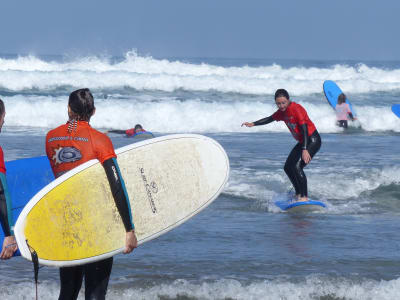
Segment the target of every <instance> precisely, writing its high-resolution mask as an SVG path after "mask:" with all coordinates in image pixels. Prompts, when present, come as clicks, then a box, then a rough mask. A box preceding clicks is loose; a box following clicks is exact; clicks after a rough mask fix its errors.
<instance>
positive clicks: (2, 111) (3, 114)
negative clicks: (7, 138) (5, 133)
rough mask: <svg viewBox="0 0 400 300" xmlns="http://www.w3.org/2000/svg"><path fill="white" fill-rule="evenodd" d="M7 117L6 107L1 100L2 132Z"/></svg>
mask: <svg viewBox="0 0 400 300" xmlns="http://www.w3.org/2000/svg"><path fill="white" fill-rule="evenodd" d="M5 116H6V107H5V106H4V102H3V100H1V99H0V132H1V128H3V124H4V118H5Z"/></svg>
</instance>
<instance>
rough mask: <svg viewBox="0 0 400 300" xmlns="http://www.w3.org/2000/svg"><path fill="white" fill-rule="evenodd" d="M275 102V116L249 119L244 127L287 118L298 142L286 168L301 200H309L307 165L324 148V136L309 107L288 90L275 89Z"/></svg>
mask: <svg viewBox="0 0 400 300" xmlns="http://www.w3.org/2000/svg"><path fill="white" fill-rule="evenodd" d="M275 103H276V106H277V107H278V110H277V111H276V112H275V113H273V114H272V115H271V116H269V117H266V118H264V119H261V120H258V121H255V122H245V123H243V124H242V126H243V125H244V126H246V127H253V126H258V125H265V124H269V123H271V122H272V121H284V122H285V123H286V126H287V127H288V128H289V130H290V132H291V133H292V135H293V137H294V138H295V139H296V140H297V141H298V143H297V144H296V146H294V148H293V149H292V151H291V152H290V154H289V156H288V158H287V160H286V163H285V167H284V170H285V173H286V175H287V176H288V177H289V179H290V181H291V183H292V184H293V187H294V189H295V192H296V197H297V201H307V200H308V191H307V177H306V175H305V174H304V172H303V168H304V167H305V166H306V165H307V164H309V163H310V161H311V159H312V158H313V157H314V155H315V154H316V153H317V152H318V150H319V149H320V148H321V137H320V135H319V133H318V131H317V129H316V128H315V125H314V123H313V122H312V121H311V120H310V118H309V117H308V115H307V112H306V110H305V109H304V108H303V107H302V106H301V105H300V104H297V103H296V102H292V101H291V100H290V99H289V93H288V92H287V91H286V90H284V89H278V90H277V91H276V92H275Z"/></svg>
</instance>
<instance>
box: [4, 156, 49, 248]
mask: <svg viewBox="0 0 400 300" xmlns="http://www.w3.org/2000/svg"><path fill="white" fill-rule="evenodd" d="M6 176H7V185H8V190H9V193H10V197H11V202H12V213H13V219H14V222H16V221H17V219H18V216H19V214H20V213H21V211H22V209H23V208H24V207H25V205H26V204H27V203H28V202H29V200H30V199H31V198H32V197H33V196H34V195H35V194H36V193H37V192H39V191H40V190H41V189H42V188H43V187H45V186H46V185H47V184H49V183H50V182H51V181H53V180H54V175H53V172H52V170H51V167H50V163H49V160H48V159H47V157H46V156H39V157H32V158H23V159H17V160H12V161H7V162H6ZM0 228H1V226H0ZM3 241H4V232H3V229H2V228H1V229H0V247H2V246H3ZM19 255H21V254H20V253H19V251H17V252H16V253H15V254H14V256H19Z"/></svg>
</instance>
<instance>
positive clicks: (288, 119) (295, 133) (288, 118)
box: [284, 116, 298, 138]
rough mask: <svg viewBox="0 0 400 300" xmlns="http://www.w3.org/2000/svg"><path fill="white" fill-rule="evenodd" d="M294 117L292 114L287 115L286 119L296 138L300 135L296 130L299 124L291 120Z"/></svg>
mask: <svg viewBox="0 0 400 300" xmlns="http://www.w3.org/2000/svg"><path fill="white" fill-rule="evenodd" d="M292 119H293V117H292V116H290V117H285V118H284V121H285V123H286V126H287V127H288V128H289V130H290V132H291V133H292V135H293V136H294V137H295V138H296V137H297V136H298V134H297V132H296V127H297V124H296V123H292V122H290V121H291V120H292Z"/></svg>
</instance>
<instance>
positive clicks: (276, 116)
mask: <svg viewBox="0 0 400 300" xmlns="http://www.w3.org/2000/svg"><path fill="white" fill-rule="evenodd" d="M271 117H272V118H273V119H274V120H275V121H282V120H283V116H282V112H281V111H280V110H277V111H276V112H274V113H273V114H272V116H271Z"/></svg>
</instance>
